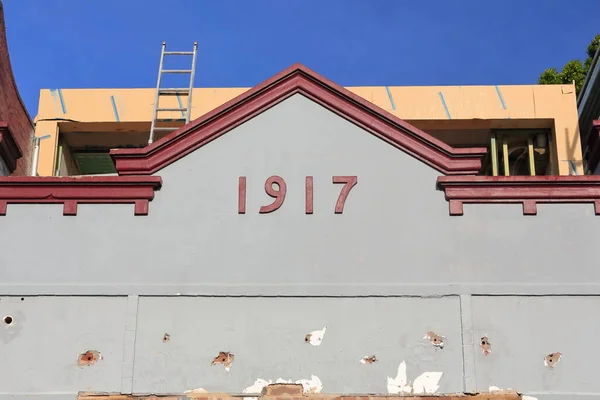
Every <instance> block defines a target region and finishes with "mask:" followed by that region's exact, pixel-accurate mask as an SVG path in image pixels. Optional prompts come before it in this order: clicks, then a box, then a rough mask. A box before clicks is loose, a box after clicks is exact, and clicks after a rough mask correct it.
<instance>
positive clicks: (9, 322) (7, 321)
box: [4, 315, 14, 325]
mask: <svg viewBox="0 0 600 400" xmlns="http://www.w3.org/2000/svg"><path fill="white" fill-rule="evenodd" d="M13 322H14V319H13V317H11V316H10V315H6V316H5V317H4V323H5V324H6V325H12V324H13Z"/></svg>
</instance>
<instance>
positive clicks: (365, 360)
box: [360, 355, 377, 364]
mask: <svg viewBox="0 0 600 400" xmlns="http://www.w3.org/2000/svg"><path fill="white" fill-rule="evenodd" d="M360 362H361V363H363V364H373V363H374V362H377V357H375V355H372V356H364V357H363V358H362V359H361V360H360Z"/></svg>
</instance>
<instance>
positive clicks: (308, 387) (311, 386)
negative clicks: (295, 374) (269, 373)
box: [242, 375, 323, 400]
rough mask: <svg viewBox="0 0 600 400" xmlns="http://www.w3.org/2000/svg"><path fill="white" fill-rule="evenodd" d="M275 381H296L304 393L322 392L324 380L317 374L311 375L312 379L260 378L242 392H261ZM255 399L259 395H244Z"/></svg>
mask: <svg viewBox="0 0 600 400" xmlns="http://www.w3.org/2000/svg"><path fill="white" fill-rule="evenodd" d="M273 383H295V384H297V385H302V391H303V392H304V394H310V393H321V390H323V382H321V379H319V377H318V376H316V375H311V376H310V379H299V380H297V381H293V380H290V379H283V378H278V379H277V380H276V381H275V382H273V381H272V380H265V379H262V378H258V379H257V380H256V381H254V383H253V384H252V385H251V386H248V387H247V388H246V389H244V390H243V391H242V393H244V394H260V393H261V392H262V390H263V389H264V388H265V387H267V386H269V385H271V384H273ZM255 399H258V397H244V400H255Z"/></svg>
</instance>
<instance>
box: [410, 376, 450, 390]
mask: <svg viewBox="0 0 600 400" xmlns="http://www.w3.org/2000/svg"><path fill="white" fill-rule="evenodd" d="M443 374H444V373H443V372H423V373H422V374H421V375H419V376H418V377H417V379H415V381H414V383H413V393H414V394H430V393H435V392H437V390H438V389H439V388H440V385H439V384H438V383H439V382H440V379H442V375H443Z"/></svg>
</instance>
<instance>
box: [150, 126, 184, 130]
mask: <svg viewBox="0 0 600 400" xmlns="http://www.w3.org/2000/svg"><path fill="white" fill-rule="evenodd" d="M179 128H181V127H180V126H178V127H176V128H174V127H172V126H169V127H166V126H157V127H155V128H154V130H155V131H176V130H177V129H179Z"/></svg>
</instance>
